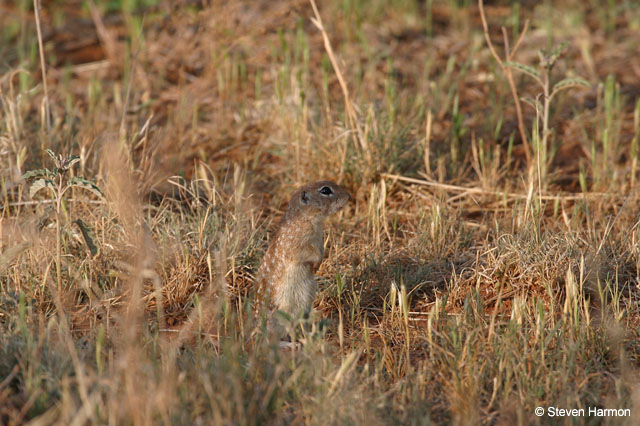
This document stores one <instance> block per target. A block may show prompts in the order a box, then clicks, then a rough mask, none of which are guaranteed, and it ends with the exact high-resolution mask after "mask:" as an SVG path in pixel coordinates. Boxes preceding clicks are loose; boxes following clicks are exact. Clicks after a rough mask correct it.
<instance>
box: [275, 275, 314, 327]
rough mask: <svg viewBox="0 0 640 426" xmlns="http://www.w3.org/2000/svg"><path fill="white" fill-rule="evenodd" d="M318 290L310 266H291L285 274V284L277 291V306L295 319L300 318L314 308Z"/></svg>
mask: <svg viewBox="0 0 640 426" xmlns="http://www.w3.org/2000/svg"><path fill="white" fill-rule="evenodd" d="M317 289H318V284H317V283H316V280H315V279H314V278H313V273H312V272H311V270H310V269H309V266H307V265H305V264H297V265H291V266H289V267H288V268H287V270H286V272H285V279H284V280H283V284H282V285H280V286H278V288H277V289H276V294H275V295H274V296H275V297H274V302H275V305H276V306H277V309H279V310H281V311H284V312H286V313H288V314H289V315H291V317H292V318H293V319H295V318H299V317H301V316H302V315H303V314H305V313H306V312H309V311H310V310H311V308H312V307H313V300H314V299H315V297H316V291H317Z"/></svg>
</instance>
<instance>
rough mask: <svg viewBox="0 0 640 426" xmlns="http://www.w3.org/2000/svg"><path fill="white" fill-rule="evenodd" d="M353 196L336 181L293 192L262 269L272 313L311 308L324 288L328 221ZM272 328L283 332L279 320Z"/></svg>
mask: <svg viewBox="0 0 640 426" xmlns="http://www.w3.org/2000/svg"><path fill="white" fill-rule="evenodd" d="M350 198H351V196H350V195H349V193H348V192H347V191H346V190H345V189H344V188H342V187H341V186H339V185H338V184H336V183H334V182H331V181H320V182H314V183H310V184H308V185H305V186H303V187H301V188H299V189H298V190H297V191H296V192H295V193H294V194H293V196H292V197H291V200H290V201H289V206H288V207H287V211H286V212H285V214H284V216H283V218H282V220H281V221H280V224H279V225H278V228H277V230H276V232H275V234H274V235H273V238H272V240H271V243H270V244H269V248H268V249H267V252H266V254H265V256H264V258H263V259H262V265H261V266H260V270H259V272H258V284H259V286H260V288H259V296H260V298H261V300H262V301H268V303H269V305H268V308H269V310H270V311H271V312H273V311H274V310H280V311H283V312H285V313H287V314H288V315H290V316H291V317H292V318H300V317H301V316H302V315H304V314H306V313H308V312H309V311H310V310H311V308H312V307H313V300H314V299H315V296H316V291H317V288H318V285H317V283H316V280H315V272H316V271H317V270H318V267H319V266H320V263H321V262H322V259H323V257H324V237H323V222H324V219H325V218H326V217H327V216H329V215H331V214H334V213H336V212H338V211H339V210H340V209H342V208H343V207H344V206H345V205H346V204H347V202H348V201H349V199H350ZM270 329H272V330H274V331H275V332H277V333H280V334H282V332H283V328H282V325H281V324H279V323H277V322H276V321H274V320H270Z"/></svg>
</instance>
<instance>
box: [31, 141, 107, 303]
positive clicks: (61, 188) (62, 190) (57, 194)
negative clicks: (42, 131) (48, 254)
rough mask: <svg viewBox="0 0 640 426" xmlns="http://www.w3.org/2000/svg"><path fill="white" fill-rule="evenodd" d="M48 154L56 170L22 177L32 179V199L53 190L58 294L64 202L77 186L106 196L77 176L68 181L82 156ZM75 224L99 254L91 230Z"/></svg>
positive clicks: (45, 169) (93, 252)
mask: <svg viewBox="0 0 640 426" xmlns="http://www.w3.org/2000/svg"><path fill="white" fill-rule="evenodd" d="M46 152H47V154H49V156H50V157H51V158H52V159H53V162H54V164H55V167H54V168H53V170H49V169H47V168H44V169H38V170H30V171H28V172H26V173H25V174H24V175H23V176H22V178H23V179H25V180H33V182H32V183H31V186H30V187H29V196H30V197H31V198H33V197H34V196H35V195H36V193H38V192H39V191H40V190H41V189H48V190H49V191H51V194H52V195H53V198H52V200H51V202H52V203H53V204H54V205H55V211H56V278H57V284H58V295H59V294H60V292H61V290H62V272H61V270H62V225H61V220H60V214H61V211H62V202H63V200H64V199H65V194H66V193H67V191H68V190H69V189H70V188H73V187H77V188H83V189H86V190H88V191H91V192H93V193H94V194H96V195H97V196H98V197H100V198H103V197H104V195H103V193H102V191H101V190H100V188H99V187H98V186H97V185H96V184H95V183H93V182H91V181H90V180H88V179H85V178H83V177H77V176H74V177H72V178H69V177H68V176H67V172H68V171H69V170H70V169H71V167H72V166H73V165H74V164H76V163H77V162H78V161H80V157H78V156H77V155H72V156H70V157H65V156H62V155H59V156H56V155H55V154H54V152H53V151H52V150H50V149H47V151H46ZM75 223H78V225H79V226H80V229H81V231H82V235H83V237H84V239H85V242H86V243H87V246H88V247H89V249H90V250H91V253H92V254H94V255H95V254H96V252H97V249H96V246H95V244H94V243H93V241H92V238H91V232H88V231H87V230H88V227H87V226H86V225H85V224H84V222H82V221H81V220H80V219H78V220H77V221H76V222H75Z"/></svg>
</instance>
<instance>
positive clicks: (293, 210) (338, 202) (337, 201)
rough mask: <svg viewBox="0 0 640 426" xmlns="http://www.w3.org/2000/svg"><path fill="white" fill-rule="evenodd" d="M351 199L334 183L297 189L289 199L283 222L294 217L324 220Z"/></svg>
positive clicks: (318, 183)
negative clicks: (300, 216) (301, 216)
mask: <svg viewBox="0 0 640 426" xmlns="http://www.w3.org/2000/svg"><path fill="white" fill-rule="evenodd" d="M350 199H351V195H349V193H348V192H347V191H346V189H344V188H343V187H341V186H340V185H338V184H337V183H335V182H332V181H329V180H323V181H319V182H314V183H310V184H307V185H305V186H303V187H301V188H299V189H298V190H297V191H296V192H295V193H294V194H293V196H292V197H291V200H290V201H289V207H288V208H287V212H286V213H285V217H284V218H285V220H291V219H293V217H295V216H296V215H303V216H305V217H308V218H319V219H324V218H325V216H328V215H330V214H333V213H336V212H337V211H339V210H340V209H342V208H343V207H344V206H345V205H346V204H347V202H348V201H349V200H350Z"/></svg>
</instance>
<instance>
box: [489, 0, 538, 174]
mask: <svg viewBox="0 0 640 426" xmlns="http://www.w3.org/2000/svg"><path fill="white" fill-rule="evenodd" d="M478 9H480V18H481V19H482V28H483V30H484V38H485V40H487V46H489V50H490V51H491V55H493V57H494V59H495V60H496V62H497V63H498V65H500V69H501V70H502V72H503V73H504V75H505V76H506V77H507V81H508V82H509V88H510V89H511V95H512V96H513V102H514V103H515V105H516V116H517V118H518V130H519V131H520V139H522V145H523V146H524V154H525V156H526V157H527V164H530V163H531V152H530V150H531V147H530V146H529V138H527V131H526V128H525V126H524V119H523V118H522V106H521V105H520V97H519V96H518V89H517V88H516V84H515V82H514V81H513V74H512V73H511V69H510V68H509V67H507V66H505V65H504V62H508V61H512V60H513V57H514V56H515V54H516V51H517V50H518V48H519V47H520V44H521V43H522V40H523V39H524V35H525V34H526V33H527V30H528V29H529V20H528V19H527V20H526V21H525V22H524V28H523V29H522V32H520V35H519V36H518V40H517V41H516V44H515V46H513V49H512V50H511V51H509V40H508V37H507V30H506V29H505V27H502V36H503V37H504V49H505V61H503V60H502V59H501V58H500V55H498V52H496V49H495V47H494V46H493V43H492V42H491V37H490V36H489V25H488V24H487V18H486V16H485V14H484V6H483V4H482V0H478Z"/></svg>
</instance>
